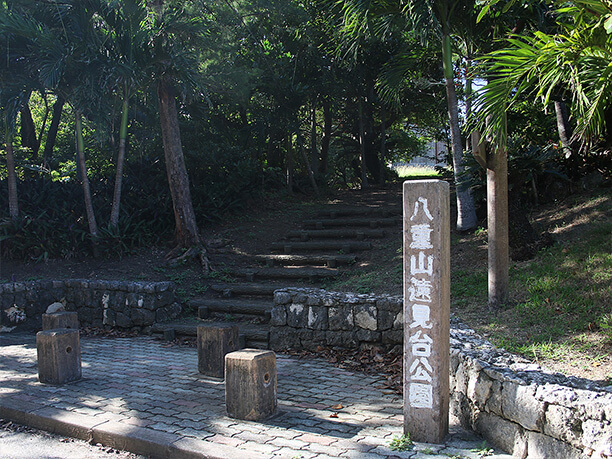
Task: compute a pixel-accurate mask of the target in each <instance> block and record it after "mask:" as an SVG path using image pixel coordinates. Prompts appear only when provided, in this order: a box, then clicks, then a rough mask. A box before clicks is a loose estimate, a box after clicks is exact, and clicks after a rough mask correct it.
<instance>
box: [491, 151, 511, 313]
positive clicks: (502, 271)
mask: <svg viewBox="0 0 612 459" xmlns="http://www.w3.org/2000/svg"><path fill="white" fill-rule="evenodd" d="M489 162H490V163H491V164H490V166H491V167H489V169H487V233H488V238H489V240H488V252H489V254H488V256H489V306H490V307H491V308H499V307H501V306H502V305H504V304H506V302H507V301H508V283H509V266H510V264H509V241H510V239H509V235H508V152H507V151H506V150H505V149H501V148H498V149H497V151H495V153H493V154H492V155H491V160H490V161H489Z"/></svg>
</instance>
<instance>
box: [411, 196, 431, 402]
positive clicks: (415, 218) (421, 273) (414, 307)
mask: <svg viewBox="0 0 612 459" xmlns="http://www.w3.org/2000/svg"><path fill="white" fill-rule="evenodd" d="M432 221H433V217H432V215H431V213H430V211H429V209H428V207H427V199H425V198H423V197H419V198H418V200H417V201H416V202H415V203H414V211H413V213H412V216H411V217H410V222H412V223H413V224H412V225H411V226H410V234H411V236H412V242H411V243H410V246H409V247H410V248H411V249H414V250H415V251H418V253H415V252H412V253H411V255H410V266H409V269H410V276H409V277H410V280H409V286H408V292H409V294H410V295H409V298H408V306H409V307H410V309H411V312H412V323H411V324H410V330H409V336H410V338H409V346H410V348H411V349H412V353H411V355H412V359H411V360H412V361H411V362H406V365H407V366H408V372H407V374H408V376H407V378H408V384H409V389H408V391H409V392H408V401H409V403H410V406H411V407H413V408H433V386H432V376H433V368H432V366H431V364H430V361H429V358H430V357H431V345H432V343H433V340H432V338H431V336H430V330H431V328H432V324H431V322H430V320H429V316H430V312H431V302H432V274H433V267H434V256H433V245H432V244H431V233H432V232H433V228H432V227H431V222H432Z"/></svg>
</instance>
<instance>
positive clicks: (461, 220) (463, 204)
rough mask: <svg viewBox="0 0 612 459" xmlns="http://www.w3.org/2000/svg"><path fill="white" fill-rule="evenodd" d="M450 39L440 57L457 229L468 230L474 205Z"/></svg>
mask: <svg viewBox="0 0 612 459" xmlns="http://www.w3.org/2000/svg"><path fill="white" fill-rule="evenodd" d="M452 57H453V56H452V49H451V39H450V35H449V34H448V33H446V34H444V36H443V40H442V59H443V64H444V77H445V79H446V97H447V103H448V118H449V121H450V134H451V151H452V153H453V168H454V170H455V189H456V195H457V230H459V231H468V230H471V229H474V228H476V226H477V225H478V219H477V218H476V207H475V205H474V198H473V197H472V192H471V191H470V189H469V187H468V185H467V180H466V177H464V176H463V172H464V171H465V167H464V165H463V145H462V142H461V129H460V127H459V105H458V102H457V93H456V91H455V80H454V76H453V59H452Z"/></svg>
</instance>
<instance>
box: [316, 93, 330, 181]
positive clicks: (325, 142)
mask: <svg viewBox="0 0 612 459" xmlns="http://www.w3.org/2000/svg"><path fill="white" fill-rule="evenodd" d="M330 105H331V103H330V101H329V100H327V99H323V137H322V138H321V163H320V164H319V173H320V174H321V175H323V176H325V175H327V164H328V162H329V145H330V142H331V134H332V113H331V106H330Z"/></svg>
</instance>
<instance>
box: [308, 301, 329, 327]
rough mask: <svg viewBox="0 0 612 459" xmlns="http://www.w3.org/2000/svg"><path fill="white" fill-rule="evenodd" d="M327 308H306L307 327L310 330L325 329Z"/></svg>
mask: <svg viewBox="0 0 612 459" xmlns="http://www.w3.org/2000/svg"><path fill="white" fill-rule="evenodd" d="M327 324H328V319H327V308H326V307H320V306H310V307H309V308H308V328H310V329H312V330H327V328H328V325H327Z"/></svg>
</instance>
